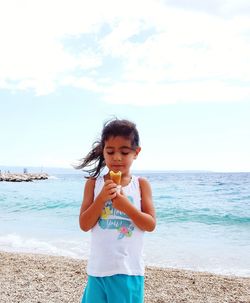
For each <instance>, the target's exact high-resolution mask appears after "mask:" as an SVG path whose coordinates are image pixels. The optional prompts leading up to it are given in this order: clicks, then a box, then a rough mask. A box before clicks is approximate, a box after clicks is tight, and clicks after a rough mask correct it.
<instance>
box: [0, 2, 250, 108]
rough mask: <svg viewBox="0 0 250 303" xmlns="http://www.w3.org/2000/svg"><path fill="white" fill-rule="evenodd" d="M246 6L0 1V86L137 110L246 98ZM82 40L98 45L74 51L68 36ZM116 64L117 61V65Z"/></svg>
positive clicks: (249, 75) (249, 43) (249, 68)
mask: <svg viewBox="0 0 250 303" xmlns="http://www.w3.org/2000/svg"><path fill="white" fill-rule="evenodd" d="M166 3H167V4H166ZM168 3H169V4H170V5H172V6H168ZM173 5H175V6H173ZM246 5H247V2H246V1H239V2H237V3H236V1H219V2H215V1H212V2H211V3H210V5H205V4H203V5H201V4H200V1H199V2H197V1H192V2H190V6H189V7H185V6H184V2H182V1H177V2H175V4H173V1H165V4H164V2H162V1H155V0H154V1H153V0H147V1H141V0H137V1H131V0H130V1H126V2H120V1H114V0H110V1H105V2H104V1H100V0H99V1H98V0H93V1H91V2H90V1H80V0H73V1H48V0H47V1H31V0H26V1H22V2H19V1H14V0H10V1H8V2H6V1H0V42H1V49H0V88H6V89H17V90H27V89H33V90H34V91H35V93H36V94H37V95H40V94H49V93H51V92H53V91H55V90H56V89H60V87H61V86H65V85H67V86H72V87H80V88H82V89H85V90H90V91H93V92H98V93H100V94H101V97H102V98H103V99H104V100H106V101H108V102H112V103H129V104H137V105H143V104H156V103H158V104H165V103H169V102H171V103H173V102H202V101H203V102H210V101H213V102H215V101H216V102H217V101H223V102H226V101H248V100H249V99H248V96H249V90H250V88H249V84H247V83H249V81H250V58H249V57H250V55H249V54H250V22H249V18H248V17H247V16H245V15H244V14H243V13H242V12H243V8H246ZM97 7H98V9H97ZM223 12H226V13H225V14H226V15H227V18H225V14H224V13H223ZM233 12H236V13H237V14H236V15H233ZM223 14H224V15H223ZM245 14H246V11H245ZM221 15H222V17H221ZM105 25H106V26H107V27H108V29H109V30H108V31H107V32H106V33H105V32H102V29H103V26H105ZM147 31H148V34H145V36H144V37H143V39H142V38H141V40H140V35H141V37H142V34H141V33H143V32H147ZM84 35H88V39H89V40H90V41H88V42H85V44H82V45H81V44H79V45H77V46H75V47H76V48H77V47H78V49H77V52H74V47H73V43H72V49H73V51H70V50H69V49H68V48H67V47H66V45H65V44H64V43H65V42H64V38H66V37H70V38H71V39H72V42H73V41H74V40H75V41H78V40H79V41H81V39H82V40H83V41H84V37H85V36H84ZM137 38H138V39H137ZM86 41H87V40H86ZM79 43H80V42H79ZM111 59H113V60H117V61H116V62H118V63H119V64H118V66H117V67H116V66H115V67H116V69H115V68H114V66H113V65H112V64H115V63H114V62H113V61H112V60H111ZM110 62H111V63H110ZM110 64H111V65H110ZM114 69H115V72H113V70H114ZM104 79H105V81H104Z"/></svg>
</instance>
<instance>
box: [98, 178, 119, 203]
mask: <svg viewBox="0 0 250 303" xmlns="http://www.w3.org/2000/svg"><path fill="white" fill-rule="evenodd" d="M116 186H117V185H116V184H115V183H114V182H113V181H112V180H107V181H105V183H104V185H103V188H102V190H101V192H100V194H99V195H98V198H99V199H101V200H102V201H103V202H106V201H108V200H112V199H114V198H115V197H116V194H117V192H116Z"/></svg>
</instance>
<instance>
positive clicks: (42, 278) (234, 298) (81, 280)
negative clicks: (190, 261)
mask: <svg viewBox="0 0 250 303" xmlns="http://www.w3.org/2000/svg"><path fill="white" fill-rule="evenodd" d="M85 284H86V262H85V261H79V260H74V259H70V258H64V257H54V256H46V255H35V254H14V253H5V252H0V302H1V303H5V302H8V303H17V302H20V303H33V302H36V303H45V302H46V303H59V302H60V303H63V302H65V303H74V302H80V298H81V295H82V291H83V288H84V286H85ZM154 302H157V303H163V302H170V303H175V302H176V303H177V302H178V303H184V302H190V303H191V302H192V303H196V302H202V303H206V302H209V303H222V302H223V303H225V302H230V303H243V302H244V303H249V302H250V278H240V277H229V276H219V275H214V274H209V273H198V272H192V271H184V270H173V269H160V268H153V267H147V268H146V274H145V303H154ZM93 303H94V302H93ZM114 303H116V302H114ZM117 303H118V302H117Z"/></svg>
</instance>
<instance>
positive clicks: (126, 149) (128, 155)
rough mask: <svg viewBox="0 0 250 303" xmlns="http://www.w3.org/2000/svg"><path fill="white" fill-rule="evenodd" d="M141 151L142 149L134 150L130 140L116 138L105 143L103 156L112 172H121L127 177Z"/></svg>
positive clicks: (111, 138)
mask: <svg viewBox="0 0 250 303" xmlns="http://www.w3.org/2000/svg"><path fill="white" fill-rule="evenodd" d="M140 150H141V148H140V147H137V148H136V149H132V147H131V141H130V140H129V139H127V138H124V137H120V136H116V137H110V138H109V139H108V140H106V141H105V145H104V149H103V156H104V159H105V163H106V165H107V167H108V168H109V169H110V170H113V171H114V172H118V171H121V172H122V174H123V175H126V174H129V169H130V166H131V165H132V163H133V161H134V159H136V158H137V155H138V154H139V152H140Z"/></svg>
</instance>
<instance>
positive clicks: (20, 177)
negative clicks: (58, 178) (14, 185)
mask: <svg viewBox="0 0 250 303" xmlns="http://www.w3.org/2000/svg"><path fill="white" fill-rule="evenodd" d="M48 177H49V175H48V174H46V173H42V174H12V173H5V174H0V181H6V182H32V181H33V180H46V179H48Z"/></svg>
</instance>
